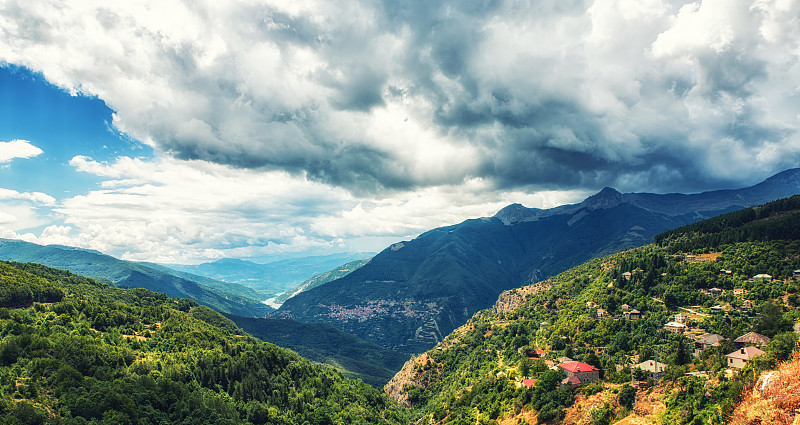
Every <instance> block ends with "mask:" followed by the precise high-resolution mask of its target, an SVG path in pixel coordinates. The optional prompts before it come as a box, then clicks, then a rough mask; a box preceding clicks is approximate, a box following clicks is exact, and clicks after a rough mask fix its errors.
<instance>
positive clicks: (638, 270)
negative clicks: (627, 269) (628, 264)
mask: <svg viewBox="0 0 800 425" xmlns="http://www.w3.org/2000/svg"><path fill="white" fill-rule="evenodd" d="M642 273H644V270H642V269H640V268H638V267H637V268H635V269H633V275H634V276H635V275H637V274H642Z"/></svg>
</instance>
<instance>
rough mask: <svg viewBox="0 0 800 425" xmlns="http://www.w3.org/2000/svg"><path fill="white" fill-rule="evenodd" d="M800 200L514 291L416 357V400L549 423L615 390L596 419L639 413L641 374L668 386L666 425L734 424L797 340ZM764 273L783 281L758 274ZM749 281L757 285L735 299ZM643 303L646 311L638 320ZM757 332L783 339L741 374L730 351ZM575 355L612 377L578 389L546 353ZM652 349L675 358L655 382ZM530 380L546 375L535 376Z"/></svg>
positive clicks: (423, 409)
mask: <svg viewBox="0 0 800 425" xmlns="http://www.w3.org/2000/svg"><path fill="white" fill-rule="evenodd" d="M798 210H800V197H793V198H788V199H784V200H781V201H777V202H775V203H771V204H767V205H765V206H763V207H756V208H749V209H747V210H744V211H740V212H735V213H732V214H728V215H724V216H720V217H718V218H717V219H712V220H709V221H706V222H701V223H698V224H696V225H691V226H686V227H684V228H681V229H677V230H674V231H671V232H668V233H666V234H663V235H660V236H658V237H657V238H656V241H657V243H656V244H651V245H648V246H645V247H642V248H638V249H633V250H630V251H625V252H622V253H619V254H614V255H611V256H607V257H603V258H599V259H595V260H592V261H589V262H587V263H585V264H583V265H581V266H579V267H576V268H574V269H571V270H569V271H566V272H564V273H561V274H559V275H557V276H555V277H553V278H551V279H548V280H546V281H543V282H539V283H537V284H534V285H532V286H531V287H527V288H521V289H519V290H512V291H510V292H509V293H507V294H506V295H507V296H505V297H501V299H505V300H506V302H507V303H508V305H507V306H506V307H505V308H502V306H501V308H496V309H495V310H485V311H482V312H480V313H478V314H476V315H475V316H474V317H473V319H472V320H470V322H469V323H467V325H465V326H463V327H461V328H459V329H458V330H456V331H455V332H453V333H452V334H451V335H450V336H449V337H448V338H447V339H446V340H445V341H443V342H442V343H441V344H439V346H438V347H436V348H435V349H433V350H431V351H429V352H427V353H425V354H423V355H421V356H419V357H417V358H416V359H415V362H414V364H413V365H407V367H406V371H407V372H409V373H410V377H409V378H408V379H407V380H406V381H404V382H403V383H402V397H403V398H404V399H405V400H406V401H407V403H408V404H409V405H410V406H411V407H412V411H413V415H414V418H415V420H417V421H419V422H418V423H430V424H433V423H446V424H476V423H478V424H495V423H498V421H499V420H501V419H504V418H519V419H518V420H519V423H523V422H526V419H525V418H526V416H525V415H524V414H525V412H530V413H532V415H529V416H527V418H531V417H533V418H535V421H538V422H539V423H557V422H559V421H560V420H562V419H563V418H564V415H565V414H566V410H565V409H567V408H569V407H570V406H571V405H572V404H573V403H574V402H575V400H576V399H577V398H578V397H579V396H581V397H583V398H586V397H589V396H592V395H593V394H597V393H603V395H602V399H604V400H607V402H606V404H605V405H604V406H603V407H602V408H596V409H593V410H592V412H591V421H592V423H595V424H603V423H613V422H614V421H616V420H619V419H622V418H623V417H625V416H627V415H628V414H629V413H630V411H631V409H632V408H633V405H634V404H635V403H636V401H637V400H636V394H637V392H636V391H635V390H634V388H633V387H632V385H631V384H635V385H636V387H637V388H648V387H659V388H660V389H661V391H663V395H664V396H663V402H664V404H665V411H664V412H663V413H661V415H660V416H659V418H658V421H659V422H662V423H669V424H705V423H708V424H712V423H723V422H725V421H726V420H727V419H728V418H729V416H730V414H731V412H732V410H733V408H734V407H735V405H736V403H737V402H738V400H739V399H740V397H741V394H742V391H743V388H746V387H747V386H748V385H749V384H752V382H753V380H754V379H756V378H757V377H758V376H759V375H760V372H761V371H764V370H767V369H770V368H773V367H775V366H776V365H777V364H778V362H780V361H783V360H787V359H788V358H789V357H790V356H791V353H792V352H793V350H794V349H795V347H796V345H797V334H796V333H794V332H793V329H792V326H793V325H794V324H795V323H797V322H798V321H800V310H798V307H800V297H799V296H798V295H800V281H798V280H796V279H794V278H793V271H794V270H797V269H798V268H800V235H798V234H797V229H800V214H798ZM704 253H706V254H708V253H713V255H709V257H708V258H706V259H703V260H702V261H687V258H690V257H687V254H697V255H698V256H701V257H702V255H701V254H704ZM723 269H724V270H729V271H730V273H720V270H723ZM626 272H628V273H630V274H629V275H628V276H627V277H626ZM631 272H632V273H631ZM756 274H769V275H771V276H772V281H766V280H754V279H752V276H754V275H756ZM712 288H716V289H715V291H717V292H709V290H710V289H712ZM736 288H740V291H741V290H744V291H743V292H744V294H743V295H739V296H734V294H733V292H734V291H733V290H734V289H736ZM715 294H719V295H715ZM508 300H511V301H508ZM747 303H749V304H750V305H751V306H752V307H751V308H745V306H746V304H747ZM629 309H636V310H638V311H640V312H641V315H642V316H641V318H640V319H638V320H626V319H625V317H624V312H625V311H626V310H629ZM601 310H603V311H604V313H602V317H599V313H598V312H599V311H601ZM689 310H691V311H695V312H696V313H698V314H697V315H696V316H694V317H695V318H694V319H693V320H690V321H689V322H688V323H687V325H688V327H689V328H690V329H693V332H694V335H693V336H690V332H687V333H686V334H681V333H672V332H669V331H667V330H665V329H664V325H665V324H666V323H668V322H670V321H672V320H674V317H675V314H676V313H679V312H683V311H689ZM748 331H755V332H758V333H761V334H763V335H765V336H767V337H770V338H772V340H771V342H770V343H769V344H768V345H766V346H762V347H761V348H762V349H763V350H764V351H766V354H765V355H762V356H759V357H757V358H755V359H753V360H752V361H750V362H748V363H747V365H746V366H745V367H744V368H743V369H741V370H739V371H735V370H734V371H730V370H728V368H727V363H726V357H725V355H726V354H727V353H730V352H732V351H735V350H736V347H735V346H734V344H733V342H732V340H733V339H735V338H737V337H739V336H741V335H742V334H744V333H746V332H748ZM706 332H707V333H716V334H720V335H722V336H723V337H724V338H726V339H727V340H726V341H724V342H723V343H722V344H720V346H717V347H711V348H709V349H706V350H705V351H702V352H701V353H699V355H697V356H694V355H693V351H694V348H695V347H694V344H693V339H694V338H696V337H697V336H698V335H700V334H701V333H706ZM536 349H543V350H545V352H546V353H547V354H546V356H545V358H544V359H533V358H532V356H533V353H534V350H536ZM561 357H568V358H571V359H574V360H577V361H581V362H584V363H588V364H589V365H592V366H596V367H598V368H599V369H600V370H601V372H600V376H601V381H600V382H598V383H593V384H588V385H581V386H580V387H578V388H575V389H573V388H571V387H570V386H565V385H559V383H560V382H561V380H562V379H563V378H564V374H563V372H562V371H561V370H560V369H558V368H549V367H548V366H547V365H546V364H545V361H549V362H552V361H555V360H556V359H558V358H561ZM644 360H657V361H658V362H662V363H665V364H666V365H667V369H666V370H665V372H664V373H663V376H661V377H659V378H656V379H654V378H653V377H648V376H646V374H645V373H643V371H642V370H640V369H637V368H632V367H631V366H632V365H633V364H636V363H638V362H641V361H644ZM555 363H558V362H557V361H556V362H555ZM550 364H552V363H550ZM553 369H555V370H553ZM523 378H535V379H536V381H535V383H534V384H533V385H531V386H529V387H528V386H527V385H523V384H522V383H521V381H522V379H523ZM640 394H642V393H641V392H640Z"/></svg>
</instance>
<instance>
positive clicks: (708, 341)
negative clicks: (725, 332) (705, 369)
mask: <svg viewBox="0 0 800 425" xmlns="http://www.w3.org/2000/svg"><path fill="white" fill-rule="evenodd" d="M722 341H725V337H724V336H722V335H719V334H705V335H703V336H701V337H700V339H698V340H697V341H695V342H699V343H701V344H703V345H714V344H719V343H721V342H722Z"/></svg>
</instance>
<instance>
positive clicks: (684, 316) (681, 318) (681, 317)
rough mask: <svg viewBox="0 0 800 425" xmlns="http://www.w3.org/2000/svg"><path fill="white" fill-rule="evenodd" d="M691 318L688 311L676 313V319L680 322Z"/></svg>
mask: <svg viewBox="0 0 800 425" xmlns="http://www.w3.org/2000/svg"><path fill="white" fill-rule="evenodd" d="M689 319H690V316H689V315H688V314H686V313H678V314H676V315H675V321H676V322H678V323H686V322H688V321H689Z"/></svg>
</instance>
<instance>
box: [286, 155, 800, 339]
mask: <svg viewBox="0 0 800 425" xmlns="http://www.w3.org/2000/svg"><path fill="white" fill-rule="evenodd" d="M796 193H800V169H794V170H788V171H785V172H782V173H780V174H777V175H775V176H773V177H770V178H769V179H767V180H765V181H764V182H762V183H760V184H758V185H755V186H752V187H749V188H745V189H739V190H719V191H712V192H704V193H698V194H690V195H684V194H665V195H658V194H651V193H627V194H623V193H619V192H618V191H616V190H614V189H612V188H605V189H603V190H601V191H600V192H599V193H597V194H596V195H593V196H590V197H589V198H587V199H586V200H584V201H583V202H581V203H578V204H573V205H564V206H560V207H556V208H551V209H535V208H525V207H523V206H521V205H519V204H514V205H509V206H508V207H506V208H503V209H502V210H501V211H500V212H498V213H497V214H496V215H495V216H494V217H486V218H479V219H470V220H466V221H464V222H463V223H460V224H457V225H453V226H447V227H441V228H438V229H434V230H431V231H429V232H426V233H423V234H422V235H420V236H419V237H417V238H415V239H414V240H411V241H403V242H398V243H395V244H393V245H391V246H390V247H388V248H387V249H385V250H383V251H382V252H381V253H380V254H378V255H376V256H375V257H374V258H373V259H372V260H371V261H370V262H369V263H368V264H366V265H364V266H363V267H361V268H359V269H358V270H355V271H353V272H352V273H350V274H349V275H347V276H345V277H343V278H341V279H338V280H335V281H332V282H329V283H326V284H324V285H321V286H319V287H316V288H314V289H311V290H308V291H305V292H302V293H300V294H298V295H296V296H294V297H292V298H290V299H288V300H286V302H285V303H284V304H283V305H282V306H281V308H280V309H279V310H278V311H277V312H275V313H273V317H282V318H292V319H295V320H300V321H304V322H319V321H321V322H327V323H331V324H333V325H334V326H336V327H337V328H339V329H341V330H343V331H345V332H348V333H351V334H353V335H356V336H358V337H361V338H363V339H366V340H368V341H372V342H375V343H377V344H379V345H382V346H384V347H386V348H390V349H392V350H396V351H400V352H405V353H418V352H421V351H424V350H426V349H428V348H430V347H432V346H434V345H435V344H436V343H437V342H439V341H441V340H442V338H444V336H445V335H447V334H448V333H449V332H451V331H452V330H453V329H455V328H456V327H458V326H460V325H462V324H463V323H464V322H466V321H467V320H468V319H469V318H470V317H471V316H472V314H474V313H475V312H476V311H478V310H480V309H483V308H487V307H490V306H491V305H492V304H493V303H494V301H495V300H496V299H497V297H498V295H499V294H500V293H501V292H502V291H504V290H507V289H511V288H515V287H519V286H523V285H525V284H528V283H531V282H535V281H538V280H541V279H544V278H547V277H548V276H552V275H554V274H556V273H559V272H561V271H563V270H567V269H569V268H570V267H573V266H576V265H578V264H580V263H582V262H584V261H586V260H588V259H590V258H595V257H598V256H602V255H607V254H610V253H614V252H619V251H622V250H625V249H629V248H634V247H638V246H642V245H645V244H647V243H649V242H651V241H652V240H653V237H654V236H655V235H657V234H659V233H661V232H663V231H665V230H669V229H674V228H676V227H679V226H682V225H685V224H689V223H693V222H696V221H698V220H701V219H704V218H708V217H713V216H717V215H719V214H722V213H725V212H729V211H733V210H737V209H740V208H743V207H746V206H751V205H756V204H760V203H763V202H764V201H765V200H771V199H775V198H778V197H784V196H790V195H793V194H796Z"/></svg>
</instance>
